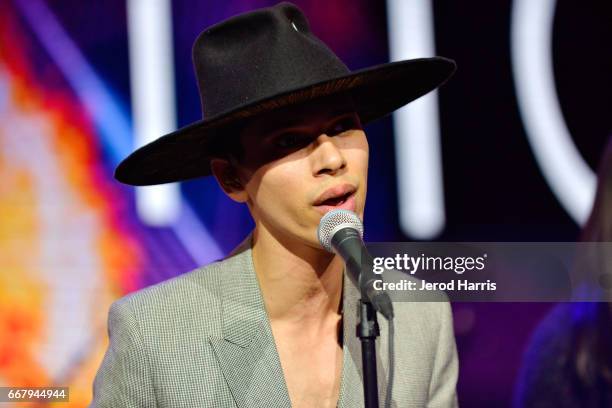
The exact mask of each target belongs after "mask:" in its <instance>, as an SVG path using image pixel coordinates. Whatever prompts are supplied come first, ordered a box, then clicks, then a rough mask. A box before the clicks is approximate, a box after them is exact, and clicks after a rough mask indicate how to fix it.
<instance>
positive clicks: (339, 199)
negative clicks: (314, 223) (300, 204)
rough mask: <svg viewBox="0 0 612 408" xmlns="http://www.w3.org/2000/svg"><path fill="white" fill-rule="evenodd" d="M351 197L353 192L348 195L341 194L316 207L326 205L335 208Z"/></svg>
mask: <svg viewBox="0 0 612 408" xmlns="http://www.w3.org/2000/svg"><path fill="white" fill-rule="evenodd" d="M352 195H353V192H349V193H346V194H343V195H341V196H338V197H331V198H328V199H327V200H325V201H323V202H322V203H320V204H318V205H328V206H331V207H336V206H339V205H342V204H344V203H345V202H346V201H347V200H348V199H349V198H350V197H351V196H352Z"/></svg>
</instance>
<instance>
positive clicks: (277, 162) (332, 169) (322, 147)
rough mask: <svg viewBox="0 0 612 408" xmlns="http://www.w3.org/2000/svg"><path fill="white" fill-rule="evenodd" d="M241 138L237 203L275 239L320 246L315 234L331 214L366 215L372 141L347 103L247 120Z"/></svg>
mask: <svg viewBox="0 0 612 408" xmlns="http://www.w3.org/2000/svg"><path fill="white" fill-rule="evenodd" d="M241 144H242V149H243V153H244V154H243V157H242V160H240V163H239V164H238V165H237V166H236V167H237V172H238V175H239V178H240V180H241V182H242V185H243V192H242V199H241V200H239V201H246V202H247V203H248V205H249V208H250V211H251V214H252V215H253V218H254V220H255V222H256V223H257V224H261V226H263V227H264V228H266V229H267V230H268V231H270V233H272V234H273V235H274V236H275V237H276V238H277V239H279V240H282V241H283V242H293V241H294V240H295V239H297V240H298V241H301V242H302V243H305V244H307V245H309V246H313V247H316V248H320V245H319V243H318V240H317V233H316V232H317V228H318V225H319V221H320V220H321V217H322V216H323V215H324V214H325V213H326V212H328V211H330V210H332V209H335V208H345V209H348V210H351V211H354V212H355V213H356V214H357V215H358V216H359V217H360V218H363V211H364V206H365V197H366V189H367V172H368V142H367V139H366V135H365V133H364V131H363V130H362V128H361V124H360V122H359V117H358V116H357V114H356V113H355V112H354V110H352V109H351V108H350V107H349V106H348V104H346V103H343V101H339V100H330V101H327V102H319V103H316V104H310V105H305V106H300V107H291V108H284V109H282V110H281V111H275V112H273V113H270V114H268V115H265V116H263V117H260V118H258V119H256V120H254V121H252V122H251V123H249V124H248V125H247V126H246V128H245V129H244V130H243V132H242V134H241ZM287 240H289V241H287Z"/></svg>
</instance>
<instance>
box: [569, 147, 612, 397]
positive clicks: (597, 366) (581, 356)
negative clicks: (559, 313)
mask: <svg viewBox="0 0 612 408" xmlns="http://www.w3.org/2000/svg"><path fill="white" fill-rule="evenodd" d="M580 241H582V242H612V137H611V138H610V139H609V142H608V145H607V147H606V150H605V152H604V154H603V156H602V159H601V163H600V166H599V171H598V181H597V191H596V194H595V200H594V203H593V208H592V211H591V214H590V216H589V219H588V221H587V223H586V224H585V227H584V228H583V230H582V234H581V239H580ZM577 265H578V267H579V268H581V270H583V271H586V272H587V273H589V274H591V276H601V277H604V278H608V279H609V278H612V259H611V258H610V254H606V253H605V251H603V250H601V248H600V249H599V250H597V249H592V248H589V247H587V248H586V250H585V251H584V253H582V254H580V256H579V259H578V262H577ZM574 306H575V307H574V320H573V330H572V336H571V343H570V345H571V346H570V350H569V353H570V356H569V359H568V364H569V365H570V367H568V368H569V371H570V372H571V374H572V378H573V383H574V384H575V385H576V391H577V392H578V393H579V394H582V395H584V397H585V398H587V397H588V398H591V396H593V395H599V394H601V392H602V391H605V390H609V389H611V388H612V314H611V310H610V309H611V307H612V299H607V302H598V303H583V304H578V303H577V304H575V305H574Z"/></svg>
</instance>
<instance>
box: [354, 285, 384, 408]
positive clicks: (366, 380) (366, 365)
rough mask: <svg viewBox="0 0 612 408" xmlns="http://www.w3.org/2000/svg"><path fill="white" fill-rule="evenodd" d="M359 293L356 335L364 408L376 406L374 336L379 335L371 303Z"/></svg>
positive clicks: (375, 407) (376, 387)
mask: <svg viewBox="0 0 612 408" xmlns="http://www.w3.org/2000/svg"><path fill="white" fill-rule="evenodd" d="M364 299H367V298H366V297H365V296H364V294H363V293H362V294H361V299H360V300H359V324H357V337H359V340H361V362H362V366H363V393H364V398H365V407H366V408H378V406H379V405H378V376H377V375H376V337H378V336H379V334H380V331H379V328H378V320H377V318H376V311H375V310H374V307H373V306H372V303H370V302H368V301H366V300H364Z"/></svg>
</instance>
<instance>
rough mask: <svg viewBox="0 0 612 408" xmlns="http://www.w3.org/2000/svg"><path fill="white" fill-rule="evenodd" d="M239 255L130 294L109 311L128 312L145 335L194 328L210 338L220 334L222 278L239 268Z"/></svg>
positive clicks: (119, 300)
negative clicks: (207, 334) (164, 330)
mask: <svg viewBox="0 0 612 408" xmlns="http://www.w3.org/2000/svg"><path fill="white" fill-rule="evenodd" d="M236 258H240V255H238V256H234V257H230V258H226V259H223V260H220V261H216V262H213V263H211V264H209V265H206V266H203V267H199V268H197V269H194V270H192V271H189V272H186V273H184V274H181V275H179V276H176V277H174V278H171V279H168V280H166V281H163V282H160V283H158V284H155V285H152V286H149V287H146V288H143V289H140V290H138V291H136V292H132V293H130V294H128V295H126V296H124V297H122V298H120V299H118V300H117V301H115V302H114V303H113V305H112V306H111V309H115V310H122V311H123V310H129V312H130V314H131V315H132V316H133V318H134V319H135V320H136V321H137V322H138V324H139V326H140V329H141V330H142V331H143V332H144V333H143V334H146V332H147V331H151V332H152V334H153V333H154V332H155V331H161V330H163V329H166V330H170V331H169V332H177V331H184V330H188V329H193V328H195V327H197V328H198V329H200V330H201V329H204V332H206V333H209V334H210V335H214V334H217V333H218V332H219V330H220V318H219V316H220V310H221V299H222V293H221V290H222V278H223V275H224V274H225V273H227V272H228V271H229V270H233V269H236V268H238V267H239V265H237V262H236V261H237V259H236Z"/></svg>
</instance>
